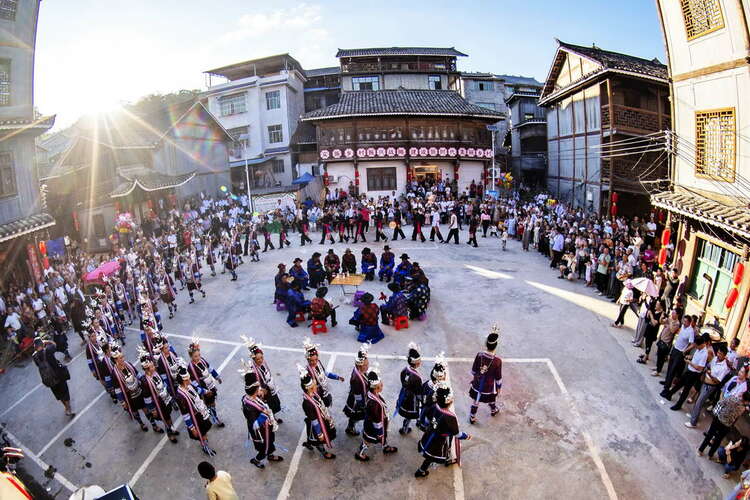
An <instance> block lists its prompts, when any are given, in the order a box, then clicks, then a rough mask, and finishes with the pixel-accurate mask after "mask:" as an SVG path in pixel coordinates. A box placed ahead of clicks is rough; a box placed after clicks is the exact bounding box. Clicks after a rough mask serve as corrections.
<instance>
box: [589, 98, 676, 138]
mask: <svg viewBox="0 0 750 500" xmlns="http://www.w3.org/2000/svg"><path fill="white" fill-rule="evenodd" d="M611 108H612V106H611V105H609V104H605V105H604V106H602V127H604V128H621V129H629V130H635V131H647V132H657V131H659V130H662V127H663V126H664V124H665V123H667V124H668V123H669V122H670V120H669V116H668V115H667V116H666V117H665V116H662V123H659V113H657V112H656V111H650V110H647V109H642V108H631V107H629V106H623V105H620V104H615V105H614V113H613V112H612V109H611ZM613 114H614V120H613V119H612V116H613Z"/></svg>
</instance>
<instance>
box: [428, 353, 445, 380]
mask: <svg viewBox="0 0 750 500" xmlns="http://www.w3.org/2000/svg"><path fill="white" fill-rule="evenodd" d="M432 376H433V377H434V378H435V380H446V379H447V378H448V363H447V362H446V360H445V353H443V352H441V353H440V354H438V355H437V356H435V365H434V366H433V367H432Z"/></svg>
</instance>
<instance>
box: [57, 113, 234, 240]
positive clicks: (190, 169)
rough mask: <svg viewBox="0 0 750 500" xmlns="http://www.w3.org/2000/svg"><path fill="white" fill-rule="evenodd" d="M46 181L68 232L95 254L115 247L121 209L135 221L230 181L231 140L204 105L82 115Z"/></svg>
mask: <svg viewBox="0 0 750 500" xmlns="http://www.w3.org/2000/svg"><path fill="white" fill-rule="evenodd" d="M73 128H74V131H73V132H71V140H70V145H69V146H68V148H67V149H66V150H64V151H63V152H62V153H60V154H59V155H57V157H56V158H55V159H54V160H53V161H52V162H51V169H50V171H48V172H47V173H46V174H45V179H44V182H45V183H46V184H47V185H48V186H49V191H50V195H49V206H50V210H51V211H52V212H53V213H54V214H55V215H56V216H57V217H58V219H59V220H60V225H61V227H62V229H61V230H62V231H63V232H64V234H71V235H76V234H78V235H80V238H81V240H82V242H83V243H84V244H85V246H86V247H87V248H88V249H90V250H93V251H101V250H106V249H107V248H109V241H108V239H107V236H108V235H109V234H110V233H111V232H112V228H113V226H114V222H115V216H116V214H117V213H118V212H130V213H132V214H133V215H134V216H135V217H136V220H137V221H142V220H143V217H145V216H147V215H149V214H150V210H151V209H152V208H153V209H154V210H155V211H158V209H159V208H162V209H163V208H171V207H172V206H174V204H175V203H177V201H178V200H182V199H185V198H188V197H191V196H196V195H198V194H199V193H200V192H204V193H205V194H207V195H210V196H215V195H216V194H218V193H219V187H220V186H222V185H225V186H229V185H230V175H229V164H228V146H229V144H231V142H232V137H231V136H230V135H229V134H228V132H227V131H226V130H225V129H224V128H223V127H222V126H221V124H220V123H219V122H218V121H217V120H216V119H215V118H214V117H213V115H212V114H211V113H209V112H208V110H207V109H206V108H205V107H204V106H203V104H201V103H200V102H193V101H189V102H185V103H182V104H178V105H174V106H169V107H165V108H163V109H161V110H159V111H157V112H154V113H151V114H149V115H146V116H136V115H133V114H132V113H130V112H128V111H125V110H122V111H117V112H112V113H107V114H100V115H95V116H91V117H86V118H82V119H81V120H79V121H78V123H76V125H74V127H73Z"/></svg>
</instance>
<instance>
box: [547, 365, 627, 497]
mask: <svg viewBox="0 0 750 500" xmlns="http://www.w3.org/2000/svg"><path fill="white" fill-rule="evenodd" d="M547 367H548V368H549V371H550V372H552V376H553V377H554V379H555V382H557V386H558V387H559V388H560V392H561V393H562V394H563V396H565V398H566V399H567V400H568V403H570V410H571V413H572V414H573V418H574V419H575V421H576V422H581V420H582V419H581V414H580V413H579V411H578V407H577V406H576V404H575V401H574V400H573V397H572V396H571V395H570V393H569V392H568V388H567V387H566V386H565V384H564V383H563V381H562V378H561V377H560V374H559V373H558V371H557V368H556V367H555V364H554V363H553V362H552V360H551V359H548V360H547ZM580 431H581V434H582V435H583V440H584V441H585V442H586V446H587V447H588V449H589V453H590V454H591V459H592V460H593V461H594V465H596V468H597V470H598V471H599V476H600V477H601V479H602V483H604V488H605V489H606V490H607V495H609V498H610V500H617V492H616V491H615V486H614V484H612V480H611V479H610V477H609V474H608V473H607V469H606V468H605V467H604V462H602V458H601V455H599V450H598V448H597V447H596V445H595V444H594V440H593V439H592V438H591V435H590V434H589V433H588V431H587V430H585V429H584V428H583V427H581V429H580Z"/></svg>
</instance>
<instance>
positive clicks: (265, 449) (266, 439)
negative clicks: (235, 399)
mask: <svg viewBox="0 0 750 500" xmlns="http://www.w3.org/2000/svg"><path fill="white" fill-rule="evenodd" d="M253 364H254V362H253V361H252V360H251V361H249V362H248V363H247V364H244V367H245V368H244V377H245V395H244V396H243V397H242V414H243V415H244V416H245V421H246V422H247V437H248V439H249V440H251V441H252V442H253V445H254V446H255V451H257V452H258V453H257V454H256V455H255V457H254V458H251V459H250V463H252V464H253V465H254V466H256V467H257V468H259V469H265V467H266V466H265V464H264V463H263V461H264V460H265V459H266V458H267V459H268V461H269V462H281V461H282V460H284V459H283V458H282V457H280V456H278V455H274V452H275V451H276V446H275V445H274V441H275V440H276V431H277V430H278V429H279V425H278V423H277V421H276V419H275V417H274V412H273V410H271V408H270V407H269V406H268V404H266V402H265V401H264V398H263V393H264V392H265V391H264V390H263V389H262V388H261V383H260V381H259V380H258V377H257V373H256V372H255V370H254V369H253V368H252V367H251V366H250V365H253ZM241 371H242V370H241Z"/></svg>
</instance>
